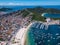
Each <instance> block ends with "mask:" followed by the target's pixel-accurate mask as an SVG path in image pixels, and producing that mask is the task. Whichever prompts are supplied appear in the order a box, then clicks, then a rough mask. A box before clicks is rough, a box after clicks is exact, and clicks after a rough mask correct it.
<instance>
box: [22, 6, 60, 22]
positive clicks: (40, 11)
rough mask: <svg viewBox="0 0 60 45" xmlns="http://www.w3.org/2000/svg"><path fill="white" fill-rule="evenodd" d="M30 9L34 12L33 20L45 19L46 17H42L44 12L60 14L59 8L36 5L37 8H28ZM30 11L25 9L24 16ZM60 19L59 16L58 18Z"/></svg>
mask: <svg viewBox="0 0 60 45" xmlns="http://www.w3.org/2000/svg"><path fill="white" fill-rule="evenodd" d="M27 10H28V11H30V12H32V13H33V14H32V20H37V21H45V18H44V17H42V16H41V15H42V14H43V13H50V14H52V13H53V14H59V13H60V10H58V9H53V8H43V7H36V8H27ZM27 14H28V13H26V11H23V16H27ZM53 19H54V20H56V19H55V18H53ZM58 19H59V18H58Z"/></svg>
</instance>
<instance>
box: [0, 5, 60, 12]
mask: <svg viewBox="0 0 60 45" xmlns="http://www.w3.org/2000/svg"><path fill="white" fill-rule="evenodd" d="M3 7H5V8H12V9H13V10H12V11H16V10H22V9H25V8H35V7H38V6H0V8H3ZM41 7H43V8H55V9H60V5H53V6H41ZM12 11H9V12H12ZM7 12H8V11H7Z"/></svg>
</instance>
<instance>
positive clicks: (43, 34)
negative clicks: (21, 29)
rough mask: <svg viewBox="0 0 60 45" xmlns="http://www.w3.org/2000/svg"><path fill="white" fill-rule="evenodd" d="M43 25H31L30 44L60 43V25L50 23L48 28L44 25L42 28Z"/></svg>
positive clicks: (59, 44) (58, 44)
mask: <svg viewBox="0 0 60 45" xmlns="http://www.w3.org/2000/svg"><path fill="white" fill-rule="evenodd" d="M41 25H43V23H35V24H33V25H32V26H31V27H30V29H29V31H28V36H29V37H30V38H27V39H28V45H60V25H56V24H54V25H49V26H48V28H47V27H46V25H44V26H42V27H43V28H40V27H41ZM37 26H38V27H37ZM46 28H47V29H46ZM31 41H32V42H31Z"/></svg>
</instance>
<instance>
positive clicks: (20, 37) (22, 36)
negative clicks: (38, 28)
mask: <svg viewBox="0 0 60 45" xmlns="http://www.w3.org/2000/svg"><path fill="white" fill-rule="evenodd" d="M31 25H32V23H30V24H29V25H28V27H26V28H25V27H24V28H21V29H19V31H18V32H17V34H16V36H15V38H16V39H15V41H16V42H18V43H15V44H11V45H18V44H21V45H25V41H26V34H27V31H28V29H29V27H30V26H31Z"/></svg>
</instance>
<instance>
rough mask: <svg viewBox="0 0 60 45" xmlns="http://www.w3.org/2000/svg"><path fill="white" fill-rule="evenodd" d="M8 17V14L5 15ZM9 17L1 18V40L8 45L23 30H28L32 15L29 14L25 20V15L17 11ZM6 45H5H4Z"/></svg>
mask: <svg viewBox="0 0 60 45" xmlns="http://www.w3.org/2000/svg"><path fill="white" fill-rule="evenodd" d="M5 15H7V14H5ZM8 15H9V16H7V17H6V16H1V18H0V40H1V41H2V43H6V45H10V44H9V41H11V39H12V38H13V37H14V36H15V35H16V33H17V32H18V31H19V29H21V28H24V27H25V28H26V27H27V26H28V25H29V23H31V18H32V16H31V15H32V13H30V12H29V14H28V16H26V17H25V18H24V17H23V16H22V15H23V13H21V12H19V11H17V12H13V13H10V14H8ZM2 45H5V44H2Z"/></svg>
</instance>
